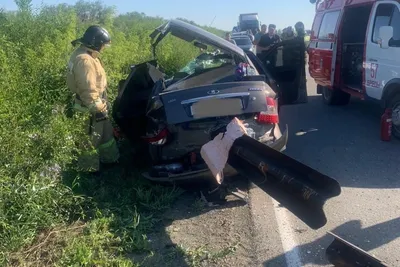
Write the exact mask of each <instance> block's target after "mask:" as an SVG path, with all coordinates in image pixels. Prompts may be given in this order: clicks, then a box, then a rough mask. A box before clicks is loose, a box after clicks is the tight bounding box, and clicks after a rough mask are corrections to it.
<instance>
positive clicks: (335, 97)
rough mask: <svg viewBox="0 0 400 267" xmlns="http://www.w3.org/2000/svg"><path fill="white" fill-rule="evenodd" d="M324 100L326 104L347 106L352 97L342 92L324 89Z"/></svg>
mask: <svg viewBox="0 0 400 267" xmlns="http://www.w3.org/2000/svg"><path fill="white" fill-rule="evenodd" d="M322 99H323V101H324V103H325V104H327V105H332V106H345V105H347V104H348V103H349V102H350V95H349V94H348V93H345V92H343V91H340V90H331V89H329V88H328V87H325V86H324V87H322Z"/></svg>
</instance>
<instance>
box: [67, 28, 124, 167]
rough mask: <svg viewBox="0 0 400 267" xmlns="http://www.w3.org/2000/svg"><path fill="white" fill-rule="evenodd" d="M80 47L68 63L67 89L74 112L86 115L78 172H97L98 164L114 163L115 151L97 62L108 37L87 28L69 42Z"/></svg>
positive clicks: (102, 73) (103, 31) (104, 82)
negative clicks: (85, 139) (87, 137)
mask: <svg viewBox="0 0 400 267" xmlns="http://www.w3.org/2000/svg"><path fill="white" fill-rule="evenodd" d="M79 43H80V44H81V45H80V46H79V47H78V48H77V49H76V50H75V51H74V52H73V53H72V55H71V57H70V59H69V62H68V73H67V85H68V88H69V89H70V90H71V91H72V92H73V93H74V94H75V99H74V111H75V112H80V113H83V114H85V115H87V116H86V117H87V120H86V121H85V125H84V126H85V128H84V129H85V132H86V134H88V135H89V143H84V144H83V147H82V148H83V153H82V154H81V155H80V156H79V158H78V167H79V168H80V169H81V170H82V171H88V172H99V171H100V163H105V164H110V163H118V160H119V149H118V146H117V143H116V141H115V139H114V135H113V126H112V124H111V122H110V120H109V107H110V104H109V102H108V100H107V92H106V88H107V78H106V73H105V70H104V68H103V65H102V63H101V61H100V59H99V55H100V53H101V52H102V51H103V50H104V49H105V47H107V46H109V45H110V44H111V37H110V34H109V33H108V32H107V30H106V29H104V28H102V27H100V26H96V25H93V26H90V27H89V28H88V29H87V30H86V31H85V33H84V35H83V37H81V38H79V39H77V40H74V41H72V42H71V44H72V45H73V46H76V45H77V44H79Z"/></svg>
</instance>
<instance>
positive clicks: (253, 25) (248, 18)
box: [238, 13, 261, 34]
mask: <svg viewBox="0 0 400 267" xmlns="http://www.w3.org/2000/svg"><path fill="white" fill-rule="evenodd" d="M238 27H239V31H247V30H251V32H252V33H253V34H256V31H257V30H258V31H260V28H261V22H260V20H259V19H258V13H246V14H240V15H239V22H238Z"/></svg>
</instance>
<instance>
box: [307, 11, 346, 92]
mask: <svg viewBox="0 0 400 267" xmlns="http://www.w3.org/2000/svg"><path fill="white" fill-rule="evenodd" d="M340 17H341V10H333V11H328V12H325V13H324V14H323V17H322V21H321V24H320V27H319V29H318V33H317V34H316V38H315V39H313V40H312V41H311V42H310V46H309V54H310V74H311V77H313V78H314V79H315V81H316V82H317V83H318V84H321V85H322V86H327V87H332V86H333V81H334V77H335V64H336V51H337V49H336V47H337V31H338V28H339V27H338V26H337V25H338V21H340ZM314 23H317V17H316V21H315V22H314ZM313 34H315V32H314V33H313Z"/></svg>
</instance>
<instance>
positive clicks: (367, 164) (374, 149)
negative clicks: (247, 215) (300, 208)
mask: <svg viewBox="0 0 400 267" xmlns="http://www.w3.org/2000/svg"><path fill="white" fill-rule="evenodd" d="M308 95H309V98H308V99H309V102H308V103H307V104H299V105H295V106H285V107H282V109H281V129H284V128H285V126H284V125H286V124H287V125H288V126H289V132H290V136H289V142H288V146H287V150H286V152H285V153H286V154H287V155H289V156H291V157H293V158H295V159H297V160H299V161H301V162H303V163H305V164H307V165H309V166H311V167H313V168H315V169H317V170H319V171H320V172H322V173H325V174H327V175H329V176H331V177H334V178H335V179H337V180H338V181H339V183H340V184H341V186H342V193H341V195H340V196H338V197H335V198H332V199H330V200H329V201H328V202H327V203H326V204H325V207H324V210H325V213H326V216H327V218H328V223H327V224H326V225H325V226H324V227H323V228H320V229H318V230H312V229H311V228H309V227H308V226H307V225H306V224H304V223H303V222H302V221H300V220H299V219H298V218H296V217H295V216H294V215H293V214H291V213H290V212H288V211H287V210H286V209H285V208H283V207H280V205H279V204H278V203H276V202H275V201H273V200H272V199H271V198H270V197H269V196H267V195H266V194H265V193H263V192H260V191H255V192H253V199H254V201H253V203H252V204H251V205H252V206H251V209H252V210H253V211H252V212H253V217H255V218H254V220H255V224H256V228H257V232H258V235H259V236H258V239H257V236H256V237H255V238H256V240H258V243H259V244H258V250H259V251H258V252H259V255H260V259H259V260H260V261H261V262H263V265H264V266H285V265H286V266H290V267H291V266H330V265H329V264H328V263H327V261H326V259H325V249H326V248H327V246H328V245H329V244H330V242H332V240H333V239H332V238H331V237H329V236H327V235H326V232H327V231H332V232H334V233H335V234H337V235H339V236H341V237H342V238H344V239H346V240H348V241H349V242H352V243H353V244H355V245H357V246H359V247H360V248H362V249H364V250H366V251H368V252H370V253H372V254H373V255H374V256H376V257H378V258H380V259H381V260H384V261H385V262H386V263H387V264H388V266H400V253H399V251H400V238H399V237H400V157H399V156H400V152H399V150H400V142H399V141H397V140H393V141H392V142H382V141H381V140H380V138H379V137H380V136H379V126H380V116H381V114H380V112H381V111H380V108H379V106H378V105H376V104H374V103H370V102H365V101H360V100H355V99H354V100H352V101H351V103H350V104H349V105H348V106H345V107H331V106H327V105H325V104H323V102H322V99H321V96H320V95H317V94H316V85H315V83H314V82H313V80H312V79H311V78H310V77H309V78H308Z"/></svg>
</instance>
